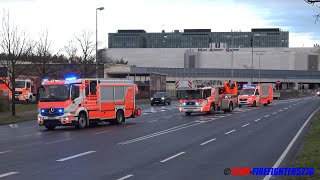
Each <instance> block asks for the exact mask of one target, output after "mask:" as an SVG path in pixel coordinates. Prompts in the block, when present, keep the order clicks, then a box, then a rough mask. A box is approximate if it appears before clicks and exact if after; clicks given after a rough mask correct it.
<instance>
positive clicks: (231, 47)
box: [231, 30, 233, 82]
mask: <svg viewBox="0 0 320 180" xmlns="http://www.w3.org/2000/svg"><path fill="white" fill-rule="evenodd" d="M232 81H233V33H232V30H231V82H232Z"/></svg>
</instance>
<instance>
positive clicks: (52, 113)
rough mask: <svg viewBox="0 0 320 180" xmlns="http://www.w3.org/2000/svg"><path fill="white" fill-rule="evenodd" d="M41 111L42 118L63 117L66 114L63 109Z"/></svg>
mask: <svg viewBox="0 0 320 180" xmlns="http://www.w3.org/2000/svg"><path fill="white" fill-rule="evenodd" d="M40 111H41V115H42V116H61V115H63V113H64V110H63V109H62V108H46V109H41V110H40Z"/></svg>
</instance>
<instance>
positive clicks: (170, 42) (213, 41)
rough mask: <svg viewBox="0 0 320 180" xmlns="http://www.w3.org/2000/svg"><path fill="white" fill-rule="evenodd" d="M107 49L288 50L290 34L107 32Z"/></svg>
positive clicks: (275, 30)
mask: <svg viewBox="0 0 320 180" xmlns="http://www.w3.org/2000/svg"><path fill="white" fill-rule="evenodd" d="M108 45H109V48H220V47H222V45H226V47H227V48H232V47H234V48H248V47H252V46H253V47H257V48H274V47H289V32H288V31H281V30H280V29H279V28H264V29H251V32H211V29H184V31H183V32H180V31H179V30H174V31H173V32H165V31H162V32H159V33H147V32H146V31H145V30H118V32H117V33H109V44H108Z"/></svg>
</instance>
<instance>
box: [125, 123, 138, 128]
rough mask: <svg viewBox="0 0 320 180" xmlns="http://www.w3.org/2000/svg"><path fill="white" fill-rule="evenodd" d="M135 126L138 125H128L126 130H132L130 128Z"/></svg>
mask: <svg viewBox="0 0 320 180" xmlns="http://www.w3.org/2000/svg"><path fill="white" fill-rule="evenodd" d="M137 125H138V124H134V125H129V126H127V127H126V128H132V127H134V126H137Z"/></svg>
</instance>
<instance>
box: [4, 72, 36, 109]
mask: <svg viewBox="0 0 320 180" xmlns="http://www.w3.org/2000/svg"><path fill="white" fill-rule="evenodd" d="M38 81H39V78H23V77H19V78H18V79H16V80H15V85H16V87H15V100H18V101H25V102H27V103H28V102H31V101H33V100H35V98H36V95H37V94H36V93H37V89H38ZM7 85H9V87H11V83H10V80H9V78H2V79H0V90H1V91H2V94H3V95H5V96H9V99H11V95H12V91H11V90H10V89H9V87H8V86H7Z"/></svg>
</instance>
